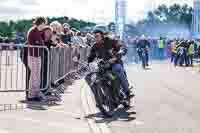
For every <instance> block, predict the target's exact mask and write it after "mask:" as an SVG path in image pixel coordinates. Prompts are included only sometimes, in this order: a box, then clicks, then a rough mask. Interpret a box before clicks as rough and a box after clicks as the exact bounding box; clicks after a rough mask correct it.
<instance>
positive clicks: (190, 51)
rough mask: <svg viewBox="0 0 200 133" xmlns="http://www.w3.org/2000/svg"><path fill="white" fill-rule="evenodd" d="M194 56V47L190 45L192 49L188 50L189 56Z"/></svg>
mask: <svg viewBox="0 0 200 133" xmlns="http://www.w3.org/2000/svg"><path fill="white" fill-rule="evenodd" d="M192 54H194V45H193V44H190V47H189V49H188V55H192Z"/></svg>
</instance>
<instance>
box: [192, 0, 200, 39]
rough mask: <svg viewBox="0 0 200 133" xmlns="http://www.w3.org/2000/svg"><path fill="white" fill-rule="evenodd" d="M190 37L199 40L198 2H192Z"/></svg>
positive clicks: (199, 3)
mask: <svg viewBox="0 0 200 133" xmlns="http://www.w3.org/2000/svg"><path fill="white" fill-rule="evenodd" d="M193 8H194V11H193V17H192V37H193V38H200V0H194V2H193Z"/></svg>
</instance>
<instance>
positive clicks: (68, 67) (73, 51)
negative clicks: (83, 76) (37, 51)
mask: <svg viewBox="0 0 200 133" xmlns="http://www.w3.org/2000/svg"><path fill="white" fill-rule="evenodd" d="M88 52H89V50H88V48H83V47H79V46H75V47H67V48H58V47H55V48H54V47H53V48H51V49H50V60H51V61H50V82H51V83H54V84H56V83H57V82H58V81H59V80H61V79H63V78H65V77H66V76H67V75H68V74H69V73H71V72H75V71H77V70H78V69H79V68H80V67H81V65H82V63H84V62H85V61H86V60H87V55H88Z"/></svg>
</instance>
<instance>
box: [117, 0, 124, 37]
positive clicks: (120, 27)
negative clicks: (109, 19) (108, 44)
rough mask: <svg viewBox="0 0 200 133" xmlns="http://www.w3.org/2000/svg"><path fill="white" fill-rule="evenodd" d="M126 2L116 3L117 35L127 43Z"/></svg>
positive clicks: (120, 0)
mask: <svg viewBox="0 0 200 133" xmlns="http://www.w3.org/2000/svg"><path fill="white" fill-rule="evenodd" d="M126 9H127V2H126V0H116V1H115V23H116V34H117V36H119V37H120V39H121V40H123V41H125V38H126V35H125V24H126Z"/></svg>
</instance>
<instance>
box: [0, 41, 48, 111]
mask: <svg viewBox="0 0 200 133" xmlns="http://www.w3.org/2000/svg"><path fill="white" fill-rule="evenodd" d="M1 47H2V48H4V49H1V51H0V110H5V108H7V109H11V108H17V105H21V102H22V101H24V100H25V99H26V96H27V95H34V94H35V93H37V92H39V91H42V90H44V89H46V88H47V85H48V84H49V83H48V77H49V76H48V75H49V67H48V62H49V57H48V56H49V51H48V49H47V48H46V47H43V46H28V45H24V46H23V47H22V46H19V45H14V44H12V45H11V44H9V45H7V44H1ZM5 47H6V49H5ZM6 105H9V106H6Z"/></svg>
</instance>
